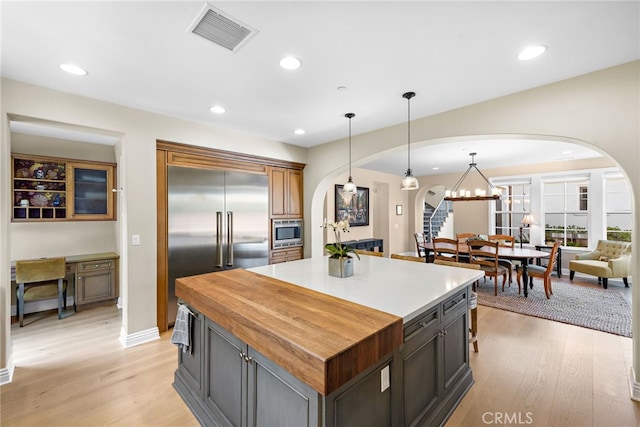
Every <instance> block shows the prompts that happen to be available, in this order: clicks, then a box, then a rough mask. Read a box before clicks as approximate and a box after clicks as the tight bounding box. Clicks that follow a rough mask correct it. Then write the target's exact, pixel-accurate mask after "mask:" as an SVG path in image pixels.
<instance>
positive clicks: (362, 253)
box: [356, 249, 384, 257]
mask: <svg viewBox="0 0 640 427" xmlns="http://www.w3.org/2000/svg"><path fill="white" fill-rule="evenodd" d="M356 253H357V254H358V255H369V256H378V257H384V252H375V251H365V250H363V249H356Z"/></svg>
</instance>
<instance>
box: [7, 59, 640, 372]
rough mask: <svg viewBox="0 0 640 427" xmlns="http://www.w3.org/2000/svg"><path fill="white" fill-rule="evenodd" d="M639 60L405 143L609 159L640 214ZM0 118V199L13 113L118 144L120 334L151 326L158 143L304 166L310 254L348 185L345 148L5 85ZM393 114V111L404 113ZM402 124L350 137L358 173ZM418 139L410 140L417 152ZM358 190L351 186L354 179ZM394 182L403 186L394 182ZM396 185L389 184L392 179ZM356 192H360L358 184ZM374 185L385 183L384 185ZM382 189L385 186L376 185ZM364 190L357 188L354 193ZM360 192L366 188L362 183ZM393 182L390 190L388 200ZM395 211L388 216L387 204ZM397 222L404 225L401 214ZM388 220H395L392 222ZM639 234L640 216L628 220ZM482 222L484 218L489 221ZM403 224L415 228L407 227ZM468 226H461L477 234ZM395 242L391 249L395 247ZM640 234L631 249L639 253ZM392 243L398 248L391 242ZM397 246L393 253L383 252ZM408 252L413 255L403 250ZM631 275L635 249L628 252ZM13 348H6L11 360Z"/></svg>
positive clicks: (637, 298) (445, 116) (474, 108)
mask: <svg viewBox="0 0 640 427" xmlns="http://www.w3.org/2000/svg"><path fill="white" fill-rule="evenodd" d="M639 64H640V62H638V61H636V62H633V63H629V64H624V65H621V66H618V67H614V68H610V69H606V70H602V71H599V72H595V73H591V74H587V75H584V76H579V77H576V78H572V79H569V80H565V81H561V82H557V83H553V84H549V85H546V86H542V87H539V88H534V89H531V90H528V91H524V92H520V93H516V94H512V95H509V96H505V97H501V98H497V99H493V100H490V101H486V102H482V103H479V104H476V105H471V106H468V107H465V108H460V109H457V110H453V111H449V112H445V113H442V114H438V115H434V116H430V117H426V118H422V119H417V120H413V121H412V145H413V146H420V145H436V144H440V143H446V142H447V141H451V140H460V139H466V140H473V139H475V138H483V137H495V136H496V135H506V136H511V137H513V136H515V137H517V136H518V135H524V136H531V135H542V136H545V137H554V138H555V137H557V138H562V139H563V140H568V141H575V142H576V143H579V144H582V145H587V146H589V147H591V148H593V149H596V150H600V151H602V152H605V153H606V154H608V155H609V156H611V158H613V160H614V161H615V162H617V163H618V164H619V165H620V166H621V168H622V170H623V171H624V173H625V174H626V175H627V177H628V178H629V181H630V183H631V187H632V191H633V194H634V211H636V212H637V211H638V208H639V207H640V206H639V203H640V202H639V200H640V197H637V196H638V191H639V188H640V170H638V167H637V165H638V164H640V144H639V141H640V131H639V126H640V125H639V120H638V117H640V109H639V103H638V97H639V95H640V85H639V78H638V76H639V75H640V68H639ZM1 84H2V88H1V89H2V91H1V99H0V100H1V108H2V118H3V123H2V124H3V132H2V134H1V137H2V140H1V146H0V150H1V151H0V154H1V155H2V156H0V176H1V177H2V185H1V187H0V198H1V199H2V200H8V199H9V182H8V181H9V179H8V177H9V176H10V172H9V171H10V167H9V164H8V155H9V151H10V150H9V142H10V135H9V132H8V131H7V117H8V114H17V115H23V116H27V117H36V118H42V119H47V120H52V121H57V122H61V123H69V124H75V125H81V126H87V127H92V128H97V129H104V130H109V131H112V132H117V133H119V134H121V135H122V138H121V140H120V142H119V143H118V145H117V146H116V158H117V159H118V168H119V175H120V177H119V181H120V184H121V185H122V188H123V189H122V191H121V192H120V193H119V199H118V206H119V215H120V216H119V221H118V222H119V227H120V232H119V236H121V237H122V239H123V240H122V241H123V243H122V244H120V243H119V244H118V245H119V252H120V255H121V257H123V258H124V259H123V260H122V262H121V266H122V267H123V271H124V272H123V277H122V278H121V279H122V280H121V282H122V286H123V292H122V293H123V296H124V299H125V307H124V310H123V333H124V334H125V335H131V334H134V333H136V332H138V331H145V330H148V329H150V328H155V326H156V325H155V319H156V316H155V309H156V307H155V298H156V295H155V294H156V291H155V280H156V270H155V265H156V262H155V256H156V244H155V242H156V218H155V203H156V200H155V191H154V189H153V185H154V183H155V162H154V158H155V141H156V139H164V140H169V141H176V142H183V143H189V144H194V145H200V146H205V147H212V148H219V149H225V150H230V151H237V152H241V153H250V154H255V155H260V156H265V157H275V158H278V159H283V160H290V161H296V162H301V163H307V167H306V168H305V172H304V193H305V200H304V215H305V224H306V227H305V255H306V256H309V255H311V254H320V253H322V251H323V233H322V228H321V224H322V220H323V218H324V216H325V197H326V195H327V192H328V191H330V189H333V184H334V182H336V181H340V182H341V181H342V180H341V179H340V180H339V178H340V177H344V174H345V173H346V171H347V167H348V165H347V163H346V161H343V162H342V163H336V159H343V158H344V155H343V154H344V147H345V144H346V140H340V141H334V142H330V143H327V144H323V145H321V146H317V147H313V148H311V149H309V150H305V149H303V148H300V147H294V146H291V145H287V144H283V143H278V142H274V141H268V140H265V139H261V138H257V137H253V136H250V135H245V134H241V133H237V132H231V131H226V130H222V129H219V128H213V127H210V126H206V125H204V124H195V123H188V122H184V121H181V120H177V119H172V118H168V117H162V116H159V115H156V114H151V113H146V112H142V111H138V110H133V109H129V108H124V107H120V106H117V105H114V104H109V103H104V102H99V101H95V100H91V99H87V98H82V97H78V96H74V95H69V94H64V93H60V92H56V91H51V90H48V89H44V88H40V87H35V86H30V85H25V84H21V83H17V82H13V81H7V80H2V82H1ZM401 107H402V106H401V105H400V106H399V107H398V108H401ZM405 128H406V127H405V125H404V124H401V125H397V126H393V127H389V128H384V129H380V130H378V131H375V132H370V133H366V134H361V135H357V136H355V137H353V138H352V141H353V152H352V158H353V165H354V167H356V168H357V167H358V166H359V165H361V164H365V163H366V162H368V161H371V160H374V159H378V158H383V157H384V156H385V155H387V154H388V153H390V152H395V151H400V150H404V149H406V147H405V146H404V143H403V141H405ZM413 141H416V142H413ZM354 178H355V179H356V182H357V183H359V182H358V178H357V177H356V176H355V175H354ZM400 178H401V177H398V180H399V179H400ZM390 181H391V180H390ZM363 182H365V181H364V180H363ZM379 182H380V181H379ZM383 183H384V182H383ZM359 184H360V183H359ZM360 185H362V184H360ZM394 185H395V184H393V183H392V184H389V189H390V191H389V194H390V197H391V194H392V189H393V186H394ZM424 191H426V188H425V186H424V184H423V188H421V190H419V191H418V192H408V193H407V195H406V197H407V203H406V205H407V209H405V215H406V217H405V218H403V222H404V223H405V227H406V228H405V229H404V233H405V237H404V239H402V240H401V242H404V243H400V245H406V244H408V242H409V241H410V239H409V236H411V234H412V233H413V227H414V226H415V222H416V218H417V217H418V216H419V215H420V210H421V208H420V207H419V206H417V204H416V200H421V198H422V199H423V198H424ZM390 209H391V206H390ZM403 216H404V215H403ZM392 217H393V215H390V218H392ZM634 221H635V222H634V225H635V229H636V230H638V229H640V227H638V225H639V222H638V216H637V215H636V216H635V217H634ZM485 222H486V220H485ZM9 224H10V212H9V207H8V204H0V242H1V243H0V253H1V254H2V260H1V262H0V277H2V287H1V288H0V289H1V290H2V292H1V293H0V300H1V302H2V310H3V312H4V313H7V312H8V307H9V301H8V300H7V299H8V298H7V292H8V284H7V283H8V278H9V259H10V256H11V254H10V245H9V243H8V239H9V238H10V236H9ZM410 224H413V226H411V225H410ZM471 224H472V223H469V224H467V225H466V226H472V225H471ZM131 234H139V235H140V236H141V242H142V244H141V245H140V246H135V247H131V246H129V245H128V242H129V241H130V235H131ZM390 239H391V240H393V239H392V238H391V237H390ZM638 242H639V239H638V233H635V235H634V245H635V246H636V247H637V246H638ZM390 244H391V245H394V243H393V242H390ZM390 247H393V246H390ZM405 247H408V246H405ZM633 257H634V261H635V262H634V263H633V264H634V265H638V262H639V261H640V256H639V255H638V251H635V252H634V254H633ZM636 289H637V288H635V287H634V288H633V304H634V321H633V334H634V336H638V334H639V333H640V328H638V319H639V317H640V316H639V315H638V313H639V310H640V309H639V308H640V292H639V291H637V290H636ZM5 317H6V316H3V318H2V319H0V326H1V329H0V332H1V334H2V336H1V338H2V339H3V344H7V343H9V345H8V346H7V345H3V346H2V350H1V351H0V368H2V367H5V366H7V359H8V356H9V355H10V341H9V325H8V319H6V318H5ZM639 343H640V341H639V340H634V366H636V371H637V370H638V369H637V367H638V366H640V347H639ZM7 349H9V350H7Z"/></svg>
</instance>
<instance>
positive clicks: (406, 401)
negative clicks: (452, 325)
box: [400, 325, 442, 426]
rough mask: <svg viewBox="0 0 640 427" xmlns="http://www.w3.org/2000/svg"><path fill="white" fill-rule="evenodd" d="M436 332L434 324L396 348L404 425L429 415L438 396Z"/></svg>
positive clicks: (438, 401)
mask: <svg viewBox="0 0 640 427" xmlns="http://www.w3.org/2000/svg"><path fill="white" fill-rule="evenodd" d="M436 326H437V325H436ZM440 335H441V331H439V330H438V329H437V328H427V329H425V330H423V331H422V332H420V333H419V334H418V335H416V336H414V337H413V338H412V340H411V341H410V342H409V343H407V344H406V345H405V347H404V348H403V350H402V351H401V352H400V357H401V361H400V363H401V367H400V375H401V379H402V384H403V385H404V387H403V390H402V396H403V399H402V402H403V403H402V404H403V408H402V418H403V421H402V425H404V426H412V425H419V424H421V422H420V421H421V420H424V419H425V418H426V417H429V416H430V415H431V413H432V412H433V411H434V410H435V408H436V407H437V406H438V405H439V404H440V401H441V400H442V388H441V386H440V373H439V366H440V363H441V362H440V359H439V352H440V350H439V347H440V345H441V343H440V340H441V338H440Z"/></svg>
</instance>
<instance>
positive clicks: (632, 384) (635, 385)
mask: <svg viewBox="0 0 640 427" xmlns="http://www.w3.org/2000/svg"><path fill="white" fill-rule="evenodd" d="M629 392H630V393H631V400H636V401H638V402H640V383H639V382H637V381H636V373H635V372H634V370H633V366H632V367H631V369H630V370H629Z"/></svg>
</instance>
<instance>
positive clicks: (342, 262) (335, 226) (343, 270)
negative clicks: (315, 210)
mask: <svg viewBox="0 0 640 427" xmlns="http://www.w3.org/2000/svg"><path fill="white" fill-rule="evenodd" d="M322 227H323V228H331V229H332V230H333V235H334V237H335V242H334V243H327V244H326V245H325V249H326V250H327V252H329V261H328V262H329V276H333V277H341V278H342V277H350V276H353V258H352V257H351V255H350V254H352V253H353V254H354V255H355V256H356V257H358V259H360V255H358V253H357V252H356V251H355V249H353V248H350V247H348V246H346V245H343V244H342V237H341V235H340V233H341V232H345V233H348V232H349V221H339V222H328V221H327V220H326V219H325V221H324V223H323V224H322Z"/></svg>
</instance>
